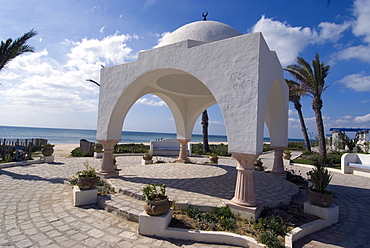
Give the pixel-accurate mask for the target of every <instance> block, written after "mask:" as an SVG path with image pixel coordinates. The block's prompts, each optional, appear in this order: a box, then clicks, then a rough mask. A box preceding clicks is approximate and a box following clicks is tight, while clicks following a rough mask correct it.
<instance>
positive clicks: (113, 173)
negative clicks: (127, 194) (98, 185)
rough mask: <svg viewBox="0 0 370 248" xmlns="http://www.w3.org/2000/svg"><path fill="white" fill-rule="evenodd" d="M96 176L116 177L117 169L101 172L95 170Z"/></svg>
mask: <svg viewBox="0 0 370 248" xmlns="http://www.w3.org/2000/svg"><path fill="white" fill-rule="evenodd" d="M96 175H97V176H100V178H102V179H104V178H110V177H118V176H119V171H112V172H101V171H97V172H96Z"/></svg>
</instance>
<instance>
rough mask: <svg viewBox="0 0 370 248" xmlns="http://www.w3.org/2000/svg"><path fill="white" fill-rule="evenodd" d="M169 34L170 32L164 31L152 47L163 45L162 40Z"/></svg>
mask: <svg viewBox="0 0 370 248" xmlns="http://www.w3.org/2000/svg"><path fill="white" fill-rule="evenodd" d="M170 34H171V32H164V33H163V34H161V35H160V38H159V39H158V45H156V46H154V47H153V48H157V47H161V46H163V42H164V40H166V39H167V37H168V36H169V35H170Z"/></svg>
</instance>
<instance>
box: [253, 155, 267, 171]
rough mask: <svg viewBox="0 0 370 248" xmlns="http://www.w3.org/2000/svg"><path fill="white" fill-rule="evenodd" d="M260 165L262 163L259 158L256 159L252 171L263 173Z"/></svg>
mask: <svg viewBox="0 0 370 248" xmlns="http://www.w3.org/2000/svg"><path fill="white" fill-rule="evenodd" d="M262 165H263V162H262V160H261V159H260V158H259V159H257V160H256V161H254V169H255V170H256V171H264V170H265V168H263V166H262Z"/></svg>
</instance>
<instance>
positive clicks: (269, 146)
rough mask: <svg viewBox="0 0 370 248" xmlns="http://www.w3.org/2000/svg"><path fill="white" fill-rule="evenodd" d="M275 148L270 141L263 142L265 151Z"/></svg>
mask: <svg viewBox="0 0 370 248" xmlns="http://www.w3.org/2000/svg"><path fill="white" fill-rule="evenodd" d="M272 150H273V149H272V148H271V145H270V144H269V143H263V151H264V152H268V151H272Z"/></svg>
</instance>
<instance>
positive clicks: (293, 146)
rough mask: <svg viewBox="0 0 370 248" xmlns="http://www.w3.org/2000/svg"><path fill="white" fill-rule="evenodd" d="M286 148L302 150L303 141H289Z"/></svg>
mask: <svg viewBox="0 0 370 248" xmlns="http://www.w3.org/2000/svg"><path fill="white" fill-rule="evenodd" d="M287 149H288V150H293V151H304V150H305V148H304V141H291V142H288V147H287Z"/></svg>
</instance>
